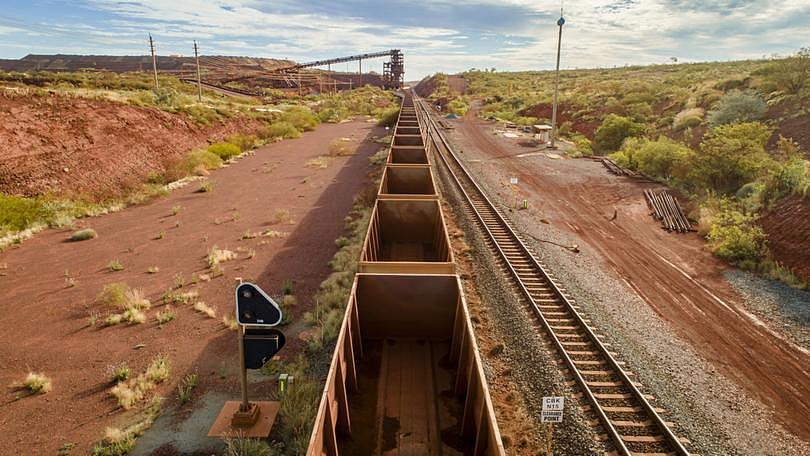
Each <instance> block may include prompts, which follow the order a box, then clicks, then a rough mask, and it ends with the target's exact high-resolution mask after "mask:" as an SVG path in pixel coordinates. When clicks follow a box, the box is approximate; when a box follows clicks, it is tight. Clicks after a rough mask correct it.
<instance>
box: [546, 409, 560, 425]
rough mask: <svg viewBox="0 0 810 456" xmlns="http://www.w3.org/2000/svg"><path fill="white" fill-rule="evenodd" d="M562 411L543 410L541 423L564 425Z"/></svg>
mask: <svg viewBox="0 0 810 456" xmlns="http://www.w3.org/2000/svg"><path fill="white" fill-rule="evenodd" d="M562 419H563V411H562V410H542V411H541V412H540V422H541V423H562Z"/></svg>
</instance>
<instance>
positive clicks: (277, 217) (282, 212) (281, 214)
mask: <svg viewBox="0 0 810 456" xmlns="http://www.w3.org/2000/svg"><path fill="white" fill-rule="evenodd" d="M271 223H273V224H279V223H292V218H291V216H290V210H289V209H276V210H275V211H273V218H272V220H271Z"/></svg>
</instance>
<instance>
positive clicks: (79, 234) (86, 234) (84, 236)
mask: <svg viewBox="0 0 810 456" xmlns="http://www.w3.org/2000/svg"><path fill="white" fill-rule="evenodd" d="M97 236H98V234H96V231H95V230H94V229H92V228H86V229H83V230H79V231H76V232H74V233H73V234H71V235H70V238H69V240H70V241H71V242H78V241H86V240H88V239H95V238H96V237H97Z"/></svg>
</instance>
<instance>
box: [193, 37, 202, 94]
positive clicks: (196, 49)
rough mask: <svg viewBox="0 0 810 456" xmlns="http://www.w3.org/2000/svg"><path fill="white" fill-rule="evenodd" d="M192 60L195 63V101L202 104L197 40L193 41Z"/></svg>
mask: <svg viewBox="0 0 810 456" xmlns="http://www.w3.org/2000/svg"><path fill="white" fill-rule="evenodd" d="M194 59H195V60H196V61H197V101H199V102H200V103H202V80H201V79H200V52H199V48H197V40H194Z"/></svg>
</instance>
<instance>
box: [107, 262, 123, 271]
mask: <svg viewBox="0 0 810 456" xmlns="http://www.w3.org/2000/svg"><path fill="white" fill-rule="evenodd" d="M107 268H109V270H110V271H112V272H117V271H123V270H124V265H123V264H121V262H120V261H118V260H112V261H110V262H109V263H108V264H107Z"/></svg>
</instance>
